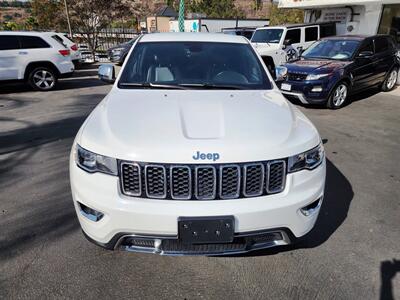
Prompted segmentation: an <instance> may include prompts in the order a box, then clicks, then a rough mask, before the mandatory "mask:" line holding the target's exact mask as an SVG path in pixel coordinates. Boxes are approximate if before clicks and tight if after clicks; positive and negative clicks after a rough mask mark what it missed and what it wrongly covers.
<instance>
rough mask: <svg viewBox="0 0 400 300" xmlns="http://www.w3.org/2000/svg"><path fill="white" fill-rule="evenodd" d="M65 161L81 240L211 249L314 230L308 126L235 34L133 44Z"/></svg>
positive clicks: (317, 149)
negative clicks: (67, 163)
mask: <svg viewBox="0 0 400 300" xmlns="http://www.w3.org/2000/svg"><path fill="white" fill-rule="evenodd" d="M114 74H115V72H114V67H113V66H112V65H103V66H101V67H100V69H99V76H100V78H101V79H102V80H104V81H107V82H114V86H113V87H112V89H111V91H110V93H109V94H108V95H107V96H106V97H105V99H104V100H103V101H102V102H101V103H100V104H99V105H98V106H97V107H96V108H95V109H94V111H93V112H92V113H91V114H90V116H89V117H88V118H87V120H86V121H85V122H84V124H83V125H82V127H81V129H80V130H79V132H78V134H77V136H76V138H75V141H74V143H73V146H72V151H71V157H70V182H71V189H72V196H73V203H74V206H75V209H76V213H77V216H78V219H79V222H80V224H81V227H82V229H83V232H84V234H85V236H86V237H87V238H88V239H89V240H90V241H92V242H94V243H96V244H97V245H100V246H102V247H105V248H107V249H122V250H127V251H136V252H150V253H158V254H167V255H221V254H232V253H242V252H247V251H251V250H256V249H262V248H268V247H274V246H279V245H287V244H290V243H293V242H295V241H296V239H297V238H299V237H301V236H304V235H305V234H306V233H308V232H309V231H310V230H311V229H312V228H313V226H314V224H315V222H316V220H317V217H318V213H319V210H320V207H321V204H322V200H323V196H324V186H325V173H326V162H325V156H324V148H323V145H322V143H321V138H320V136H319V134H318V132H317V130H316V129H315V127H314V126H313V125H312V124H311V122H310V121H309V120H308V119H307V118H306V117H305V116H304V115H303V114H302V113H301V112H300V111H299V110H297V109H296V108H295V107H294V106H292V105H291V104H289V103H288V102H287V101H286V100H285V98H284V97H283V96H282V94H281V93H280V91H279V89H278V88H277V87H276V85H275V84H274V82H273V79H272V77H271V76H270V74H269V73H268V71H267V69H266V68H265V66H264V64H263V63H262V60H261V57H260V56H259V55H257V54H256V52H255V51H254V49H253V48H252V47H251V45H250V43H249V41H248V40H247V39H246V38H244V37H239V36H231V35H223V34H209V33H155V34H148V35H144V36H141V37H139V38H138V39H137V41H136V42H135V44H134V45H133V46H132V49H131V50H130V52H129V54H128V56H127V59H126V60H125V63H124V65H123V66H122V69H121V71H120V73H119V75H118V77H117V78H116V79H115V78H114Z"/></svg>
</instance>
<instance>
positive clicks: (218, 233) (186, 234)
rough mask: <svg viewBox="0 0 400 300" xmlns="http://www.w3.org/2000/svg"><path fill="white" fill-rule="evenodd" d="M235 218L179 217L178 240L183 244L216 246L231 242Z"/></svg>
mask: <svg viewBox="0 0 400 300" xmlns="http://www.w3.org/2000/svg"><path fill="white" fill-rule="evenodd" d="M234 234H235V218H234V217H233V216H221V217H180V218H179V219H178V238H179V240H180V241H181V242H182V243H185V244H217V243H231V242H233V238H234Z"/></svg>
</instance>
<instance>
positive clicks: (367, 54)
mask: <svg viewBox="0 0 400 300" xmlns="http://www.w3.org/2000/svg"><path fill="white" fill-rule="evenodd" d="M372 55H374V52H372V51H361V52H360V53H358V55H357V57H360V58H369V57H371V56H372Z"/></svg>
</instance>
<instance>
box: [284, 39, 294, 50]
mask: <svg viewBox="0 0 400 300" xmlns="http://www.w3.org/2000/svg"><path fill="white" fill-rule="evenodd" d="M291 44H292V41H291V39H286V40H284V41H283V47H282V49H286V47H287V46H290V45H291Z"/></svg>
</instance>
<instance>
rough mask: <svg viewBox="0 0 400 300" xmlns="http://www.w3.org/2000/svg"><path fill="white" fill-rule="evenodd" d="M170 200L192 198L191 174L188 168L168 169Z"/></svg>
mask: <svg viewBox="0 0 400 300" xmlns="http://www.w3.org/2000/svg"><path fill="white" fill-rule="evenodd" d="M169 170H170V175H169V178H170V192H171V198H172V199H177V200H189V199H190V198H191V197H192V173H191V169H190V168H189V167H188V166H171V167H170V169H169Z"/></svg>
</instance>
